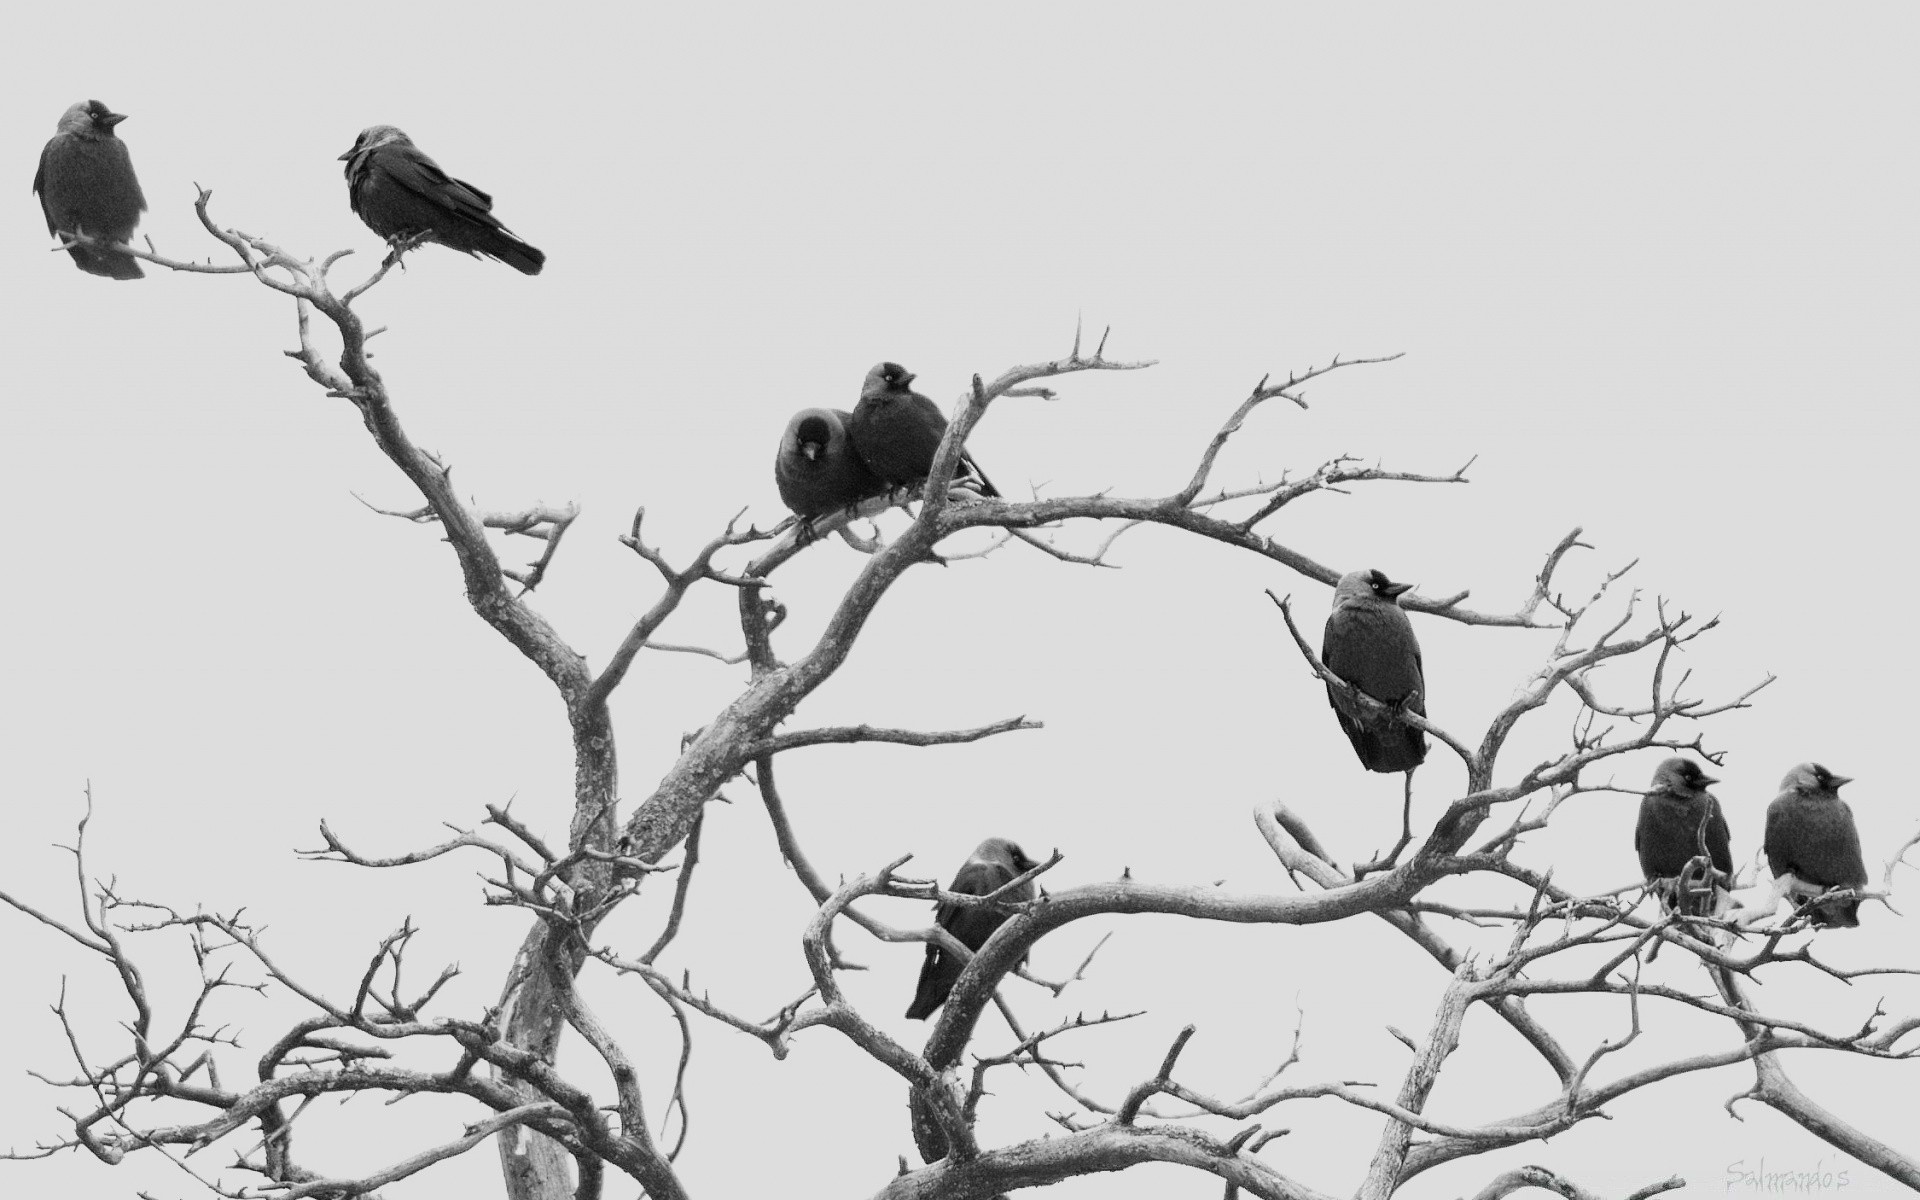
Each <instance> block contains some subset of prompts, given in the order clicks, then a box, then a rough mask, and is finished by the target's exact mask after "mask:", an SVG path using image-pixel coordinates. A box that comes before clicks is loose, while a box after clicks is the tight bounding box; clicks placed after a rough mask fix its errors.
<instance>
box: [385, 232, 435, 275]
mask: <svg viewBox="0 0 1920 1200" xmlns="http://www.w3.org/2000/svg"><path fill="white" fill-rule="evenodd" d="M426 241H427V233H426V231H425V230H421V231H420V232H418V233H401V234H395V235H394V236H393V237H390V238H388V239H387V247H388V249H387V257H386V261H385V262H383V263H382V264H381V265H382V266H384V267H386V268H387V269H388V270H392V269H393V268H394V267H399V268H400V269H401V270H402V271H404V270H406V269H407V264H406V263H404V262H401V261H400V259H401V257H402V256H403V255H405V254H406V253H407V251H409V250H417V249H419V248H420V247H421V246H423V245H425V244H426Z"/></svg>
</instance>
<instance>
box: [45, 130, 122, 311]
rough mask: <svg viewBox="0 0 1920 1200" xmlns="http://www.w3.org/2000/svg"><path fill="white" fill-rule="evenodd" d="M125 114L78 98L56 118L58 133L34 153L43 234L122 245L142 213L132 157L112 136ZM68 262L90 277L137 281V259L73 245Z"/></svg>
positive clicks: (109, 251) (69, 251) (120, 142)
mask: <svg viewBox="0 0 1920 1200" xmlns="http://www.w3.org/2000/svg"><path fill="white" fill-rule="evenodd" d="M126 119H127V117H126V114H125V113H117V112H110V111H108V109H107V106H106V105H104V104H102V103H100V102H99V101H98V100H82V101H81V102H80V103H78V104H76V105H74V106H73V107H72V108H69V109H68V110H67V111H66V112H64V113H62V114H60V126H59V131H58V132H57V133H55V134H54V135H53V136H52V137H51V138H48V139H47V144H46V147H45V148H44V149H43V150H41V151H40V169H39V170H38V171H36V172H35V173H34V176H33V190H34V191H35V192H36V193H37V194H38V195H39V197H40V208H41V211H43V212H45V213H46V214H47V232H48V233H52V234H62V233H64V234H66V235H67V236H68V237H72V236H73V235H74V234H77V233H84V234H86V235H87V236H89V237H93V238H98V239H100V240H102V241H108V242H125V241H129V240H131V239H132V237H133V227H134V226H135V225H138V224H139V223H140V214H141V213H143V212H145V211H146V209H147V198H146V197H145V196H144V195H142V194H141V192H140V181H139V180H138V179H136V178H134V174H133V156H132V155H130V154H128V153H127V144H126V143H125V142H123V141H121V140H120V139H119V138H118V137H117V136H115V134H114V132H113V127H114V126H115V125H118V124H119V123H120V122H122V121H124V120H126ZM67 253H69V254H71V255H73V264H74V265H75V266H77V267H79V268H80V269H81V270H82V271H85V272H87V273H88V274H90V275H105V276H106V277H107V278H109V279H140V278H143V277H145V275H146V272H145V271H142V270H141V269H140V260H139V259H136V258H132V257H129V256H128V255H125V254H116V253H114V252H113V251H111V250H104V249H99V248H97V247H92V246H73V247H70V248H69V249H68V251H67Z"/></svg>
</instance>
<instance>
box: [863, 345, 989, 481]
mask: <svg viewBox="0 0 1920 1200" xmlns="http://www.w3.org/2000/svg"><path fill="white" fill-rule="evenodd" d="M913 380H914V375H913V372H911V371H909V370H907V369H906V368H905V367H903V366H901V365H900V364H899V363H890V362H883V363H880V364H879V365H877V366H875V367H874V368H873V369H872V370H871V371H868V372H867V378H866V381H865V382H864V383H863V384H862V385H861V387H860V403H859V404H857V405H855V406H854V409H853V420H852V422H851V423H850V424H849V427H848V430H849V432H850V433H852V435H853V448H854V449H855V450H856V451H858V452H859V455H860V457H861V459H862V460H863V461H864V462H865V463H866V464H867V469H868V470H870V471H872V472H873V473H874V474H875V475H877V476H879V477H880V479H881V480H882V481H884V482H885V483H886V484H887V485H888V486H889V487H911V486H913V485H914V484H917V483H923V482H925V480H926V478H927V474H928V472H930V471H932V470H933V456H934V454H935V452H937V451H938V450H939V449H940V439H941V437H942V436H944V435H945V434H946V432H947V418H946V417H945V415H943V414H942V413H941V411H940V406H939V405H937V404H935V403H934V402H933V401H931V400H929V399H927V398H926V397H925V396H922V395H921V394H920V393H919V392H916V391H914V390H912V389H911V388H909V387H908V386H907V385H908V384H910V383H912V382H913ZM953 478H954V482H955V483H961V482H965V481H968V480H969V479H970V480H971V482H973V484H974V490H976V491H978V492H979V493H980V494H981V495H983V496H998V495H999V494H1000V493H999V492H998V491H997V490H995V488H994V486H993V484H992V483H990V482H988V480H987V477H986V474H985V473H984V472H982V471H981V470H980V468H979V467H978V466H976V465H975V464H974V461H973V459H972V458H971V457H970V456H969V455H967V454H965V453H962V454H961V455H960V466H959V468H958V469H957V470H956V471H955V472H954V477H953Z"/></svg>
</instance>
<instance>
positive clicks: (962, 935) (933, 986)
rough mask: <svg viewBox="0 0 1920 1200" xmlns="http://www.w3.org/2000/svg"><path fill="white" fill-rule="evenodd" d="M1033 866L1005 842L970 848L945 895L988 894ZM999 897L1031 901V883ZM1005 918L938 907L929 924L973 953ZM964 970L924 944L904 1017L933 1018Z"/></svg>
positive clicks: (984, 910)
mask: <svg viewBox="0 0 1920 1200" xmlns="http://www.w3.org/2000/svg"><path fill="white" fill-rule="evenodd" d="M1038 865H1039V864H1038V863H1036V862H1034V861H1033V860H1032V859H1030V858H1028V857H1027V856H1026V853H1025V852H1024V851H1022V850H1021V849H1020V847H1018V846H1016V845H1014V844H1013V843H1012V842H1010V841H1008V840H1007V839H1006V838H988V839H987V840H986V841H984V842H981V843H980V844H979V845H978V846H976V847H974V850H973V857H972V858H969V859H968V860H967V861H966V864H965V865H964V866H962V867H961V868H960V872H959V874H957V875H955V876H954V877H953V883H952V884H950V885H948V887H947V890H948V891H950V892H959V893H960V894H962V895H966V896H986V895H991V894H992V893H994V892H997V891H999V890H1000V889H1001V888H1003V887H1005V886H1006V885H1007V884H1009V883H1011V882H1012V881H1013V880H1014V878H1015V877H1016V876H1018V875H1020V874H1022V873H1024V872H1027V871H1031V870H1033V868H1034V867H1036V866H1038ZM1001 898H1002V899H1003V900H1010V901H1015V902H1018V901H1025V900H1031V899H1033V880H1031V879H1029V880H1027V881H1026V882H1025V883H1023V884H1021V885H1020V886H1019V887H1018V888H1015V889H1014V890H1013V891H1011V892H1009V893H1007V894H1006V895H1005V896H1003V897H1001ZM1007 916H1008V914H1006V913H1002V912H994V911H993V910H992V909H989V908H980V907H969V908H962V907H960V906H959V905H957V904H941V905H939V906H938V907H937V908H935V909H934V913H933V921H934V924H936V925H938V926H940V928H942V929H944V930H946V931H947V932H948V933H950V934H952V935H953V936H954V937H956V938H959V939H960V944H961V945H962V946H965V947H966V948H967V949H969V950H978V949H979V948H980V947H982V946H984V945H986V944H987V939H988V938H990V937H992V936H993V931H994V930H996V929H998V928H1000V926H1002V925H1004V924H1006V922H1007ZM965 967H966V964H965V963H963V962H961V961H960V959H959V958H958V957H957V956H956V955H952V954H949V953H947V952H946V951H945V950H942V949H941V948H940V947H939V946H937V945H935V944H934V943H932V942H928V943H927V960H926V962H924V963H922V964H921V965H920V984H919V986H918V987H916V988H914V990H913V1004H912V1006H911V1007H909V1008H908V1009H907V1016H908V1017H910V1018H912V1019H913V1020H915V1021H924V1020H926V1019H927V1018H928V1017H930V1016H932V1015H933V1010H934V1009H936V1008H939V1007H940V1006H941V1005H942V1004H945V1003H946V1002H947V995H948V993H950V992H952V991H953V985H954V982H955V981H956V980H958V979H959V978H960V972H961V971H962V970H964V969H965Z"/></svg>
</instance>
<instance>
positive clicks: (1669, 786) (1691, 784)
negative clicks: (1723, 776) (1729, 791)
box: [1650, 755, 1720, 797]
mask: <svg viewBox="0 0 1920 1200" xmlns="http://www.w3.org/2000/svg"><path fill="white" fill-rule="evenodd" d="M1719 782H1720V781H1719V780H1718V779H1715V778H1714V777H1713V776H1711V775H1709V774H1707V773H1706V772H1705V771H1703V770H1701V769H1700V764H1699V763H1697V762H1694V761H1693V760H1692V759H1690V758H1681V757H1679V756H1677V755H1676V756H1675V757H1673V758H1670V759H1668V760H1667V761H1665V762H1663V763H1661V764H1660V765H1659V767H1658V768H1656V769H1655V770H1654V772H1653V787H1652V788H1651V789H1650V790H1652V791H1656V792H1672V793H1673V794H1674V795H1676V796H1686V797H1692V796H1694V795H1697V794H1698V793H1701V792H1704V791H1705V790H1706V789H1707V787H1708V786H1709V785H1711V784H1715V783H1719Z"/></svg>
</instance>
